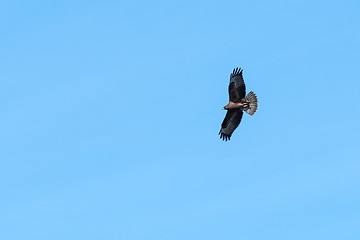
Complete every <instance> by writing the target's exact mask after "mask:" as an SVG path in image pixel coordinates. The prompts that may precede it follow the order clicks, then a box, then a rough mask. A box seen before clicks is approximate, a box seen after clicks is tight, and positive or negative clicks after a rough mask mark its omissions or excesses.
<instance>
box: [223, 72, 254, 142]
mask: <svg viewBox="0 0 360 240" xmlns="http://www.w3.org/2000/svg"><path fill="white" fill-rule="evenodd" d="M242 73H243V70H242V69H241V68H235V69H234V70H233V72H232V74H230V84H229V104H228V105H226V106H225V107H223V109H226V110H227V113H226V116H225V119H224V121H223V122H222V124H221V129H220V132H219V135H220V138H222V139H223V140H225V141H227V140H230V137H231V134H232V133H233V132H234V131H235V129H236V128H237V127H238V126H239V124H240V121H241V118H242V115H243V111H245V112H247V113H248V114H250V115H254V113H255V112H256V110H257V107H258V100H257V97H256V95H255V93H254V92H249V93H248V94H247V95H246V96H245V94H246V88H245V83H244V79H243V74H242Z"/></svg>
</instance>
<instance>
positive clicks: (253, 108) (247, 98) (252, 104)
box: [244, 91, 258, 115]
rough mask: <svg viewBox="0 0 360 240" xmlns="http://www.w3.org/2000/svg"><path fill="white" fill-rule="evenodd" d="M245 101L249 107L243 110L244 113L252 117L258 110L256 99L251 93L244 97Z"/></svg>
mask: <svg viewBox="0 0 360 240" xmlns="http://www.w3.org/2000/svg"><path fill="white" fill-rule="evenodd" d="M245 101H247V102H249V105H248V107H247V108H245V109H244V111H245V112H247V113H248V114H250V115H254V113H255V112H256V110H257V108H258V99H257V97H256V95H255V93H254V92H253V91H251V92H249V93H248V94H247V95H246V96H245Z"/></svg>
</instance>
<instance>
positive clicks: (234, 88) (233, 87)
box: [229, 68, 246, 102]
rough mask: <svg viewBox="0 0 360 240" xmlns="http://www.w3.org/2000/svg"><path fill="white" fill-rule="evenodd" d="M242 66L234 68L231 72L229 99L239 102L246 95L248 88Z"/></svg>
mask: <svg viewBox="0 0 360 240" xmlns="http://www.w3.org/2000/svg"><path fill="white" fill-rule="evenodd" d="M242 72H243V70H242V69H241V68H234V70H233V72H232V74H230V84H229V99H230V102H239V101H240V100H241V99H243V98H244V97H245V93H246V88H245V83H244V79H243V75H242Z"/></svg>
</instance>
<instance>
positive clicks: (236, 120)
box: [219, 110, 243, 141]
mask: <svg viewBox="0 0 360 240" xmlns="http://www.w3.org/2000/svg"><path fill="white" fill-rule="evenodd" d="M242 115H243V111H242V110H228V111H227V113H226V116H225V119H224V121H223V123H222V124H221V129H220V132H219V135H220V138H222V139H223V140H225V141H227V140H230V137H231V134H232V133H233V132H234V131H235V129H236V128H237V127H238V126H239V124H240V121H241V118H242Z"/></svg>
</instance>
